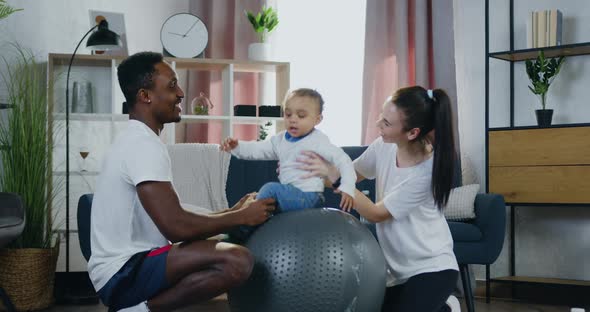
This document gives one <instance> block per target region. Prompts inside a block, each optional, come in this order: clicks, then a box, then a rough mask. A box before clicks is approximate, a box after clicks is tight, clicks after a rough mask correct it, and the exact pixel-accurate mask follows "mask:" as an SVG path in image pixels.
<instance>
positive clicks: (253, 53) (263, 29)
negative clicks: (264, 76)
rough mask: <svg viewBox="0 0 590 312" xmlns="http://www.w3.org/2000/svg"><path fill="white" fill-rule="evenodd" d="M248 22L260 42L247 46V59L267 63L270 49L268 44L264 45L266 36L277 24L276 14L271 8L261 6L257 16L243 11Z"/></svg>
mask: <svg viewBox="0 0 590 312" xmlns="http://www.w3.org/2000/svg"><path fill="white" fill-rule="evenodd" d="M244 13H245V14H246V17H248V21H250V24H251V25H252V27H253V28H254V31H255V32H256V33H257V34H258V36H259V38H260V42H257V43H251V44H250V45H249V46H248V58H249V59H251V60H257V61H268V60H270V58H271V56H270V54H271V49H270V45H269V44H268V43H265V39H266V35H267V34H269V33H270V32H271V31H273V29H275V27H277V25H278V24H279V18H278V16H277V12H276V11H275V10H274V9H273V8H272V7H268V8H267V7H266V6H263V7H262V10H261V11H260V12H258V14H256V15H254V13H252V12H250V11H245V12H244Z"/></svg>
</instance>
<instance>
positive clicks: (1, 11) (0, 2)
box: [0, 0, 23, 20]
mask: <svg viewBox="0 0 590 312" xmlns="http://www.w3.org/2000/svg"><path fill="white" fill-rule="evenodd" d="M22 10H23V9H15V8H12V7H11V6H9V5H8V4H6V0H0V20H1V19H3V18H6V17H8V15H10V14H12V13H14V12H18V11H22Z"/></svg>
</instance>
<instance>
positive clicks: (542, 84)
mask: <svg viewBox="0 0 590 312" xmlns="http://www.w3.org/2000/svg"><path fill="white" fill-rule="evenodd" d="M564 61H565V57H564V56H561V57H559V58H545V54H544V53H543V51H542V50H541V51H539V55H538V56H537V58H536V59H534V60H527V61H526V62H525V64H526V73H527V75H528V76H529V80H530V81H531V84H532V86H529V89H530V90H531V92H533V94H536V95H538V96H539V99H540V101H541V107H542V109H537V110H535V113H536V115H537V124H538V125H539V126H540V127H546V126H549V125H551V118H552V116H553V110H552V109H547V108H546V104H547V103H546V101H547V91H549V86H550V85H551V83H553V80H554V79H555V77H556V76H557V74H559V70H560V69H561V66H562V65H563V62H564Z"/></svg>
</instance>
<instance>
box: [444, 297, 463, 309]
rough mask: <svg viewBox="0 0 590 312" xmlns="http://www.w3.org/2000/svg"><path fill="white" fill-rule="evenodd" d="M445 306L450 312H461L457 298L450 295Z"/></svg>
mask: <svg viewBox="0 0 590 312" xmlns="http://www.w3.org/2000/svg"><path fill="white" fill-rule="evenodd" d="M447 305H448V306H449V308H451V312H461V304H460V303H459V299H457V297H455V296H453V295H450V296H449V299H447Z"/></svg>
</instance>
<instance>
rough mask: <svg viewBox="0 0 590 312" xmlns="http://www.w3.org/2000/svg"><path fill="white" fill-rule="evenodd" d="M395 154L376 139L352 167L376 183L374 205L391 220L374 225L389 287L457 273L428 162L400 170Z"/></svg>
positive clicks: (385, 144)
mask: <svg viewBox="0 0 590 312" xmlns="http://www.w3.org/2000/svg"><path fill="white" fill-rule="evenodd" d="M396 154H397V145H396V144H393V143H384V142H383V139H382V138H381V137H379V138H377V139H376V140H375V141H374V142H373V143H371V145H369V147H368V148H367V150H366V151H365V152H364V153H363V154H362V155H361V156H360V157H359V158H357V159H356V160H355V161H354V167H355V170H356V171H357V172H358V173H359V174H361V175H362V176H364V177H365V178H367V179H375V187H376V192H377V193H376V201H377V202H379V201H383V203H384V205H385V207H386V208H387V210H388V211H389V212H390V213H391V215H392V216H393V218H390V219H388V220H386V221H383V222H379V223H377V237H378V238H379V244H380V245H381V249H382V250H383V254H384V255H385V260H386V261H387V272H388V274H387V286H388V287H389V286H394V285H399V284H403V283H405V282H406V281H407V280H408V279H409V278H410V277H412V276H414V275H417V274H421V273H428V272H438V271H443V270H448V269H452V270H458V265H457V259H456V258H455V254H454V253H453V238H452V236H451V231H450V230H449V226H448V224H447V222H446V220H445V217H444V215H443V213H442V212H441V211H440V210H439V209H438V207H437V206H436V205H435V203H434V197H433V196H432V191H431V181H432V164H433V160H432V157H431V158H430V159H428V160H426V161H423V162H422V163H420V164H418V165H415V166H413V167H408V168H399V167H397V162H396V159H397V158H396Z"/></svg>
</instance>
